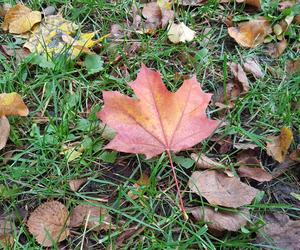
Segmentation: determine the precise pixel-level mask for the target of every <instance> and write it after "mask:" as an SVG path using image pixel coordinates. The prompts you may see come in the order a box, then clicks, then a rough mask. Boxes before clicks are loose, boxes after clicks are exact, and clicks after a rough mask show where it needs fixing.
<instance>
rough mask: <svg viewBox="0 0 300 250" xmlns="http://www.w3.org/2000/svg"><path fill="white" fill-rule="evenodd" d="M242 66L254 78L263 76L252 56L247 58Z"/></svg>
mask: <svg viewBox="0 0 300 250" xmlns="http://www.w3.org/2000/svg"><path fill="white" fill-rule="evenodd" d="M243 67H244V69H245V71H246V72H247V73H251V74H252V75H254V76H255V77H256V78H261V77H263V76H264V74H263V72H262V70H261V67H260V66H259V64H258V63H257V62H256V61H255V60H254V59H252V58H247V59H246V61H245V63H244V64H243Z"/></svg>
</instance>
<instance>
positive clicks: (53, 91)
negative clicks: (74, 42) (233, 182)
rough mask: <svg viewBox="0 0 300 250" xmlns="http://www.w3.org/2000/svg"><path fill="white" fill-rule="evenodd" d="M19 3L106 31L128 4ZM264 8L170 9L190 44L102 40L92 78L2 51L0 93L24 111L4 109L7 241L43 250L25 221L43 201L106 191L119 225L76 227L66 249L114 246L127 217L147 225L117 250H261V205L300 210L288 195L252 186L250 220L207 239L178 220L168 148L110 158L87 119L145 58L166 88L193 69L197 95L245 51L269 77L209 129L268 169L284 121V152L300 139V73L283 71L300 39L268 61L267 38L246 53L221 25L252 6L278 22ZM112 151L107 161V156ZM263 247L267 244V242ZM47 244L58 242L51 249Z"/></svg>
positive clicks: (77, 199) (189, 199)
mask: <svg viewBox="0 0 300 250" xmlns="http://www.w3.org/2000/svg"><path fill="white" fill-rule="evenodd" d="M269 2H270V1H269ZM271 2H272V1H271ZM274 2H275V1H274ZM27 4H28V5H29V6H31V7H32V8H33V9H36V10H40V9H41V8H42V7H45V6H48V5H54V6H56V7H57V8H62V13H63V15H64V17H65V18H67V19H69V20H72V21H74V22H76V23H79V24H81V29H82V30H84V31H92V30H100V34H101V35H104V34H107V33H109V30H110V25H111V24H114V23H117V24H122V23H124V22H125V21H126V20H127V19H130V14H131V7H130V6H131V4H132V1H121V2H120V3H115V2H113V1H112V2H109V1H107V2H106V1H91V0H80V1H63V0H53V1H50V0H49V1H28V3H27ZM266 6H267V7H268V8H265V9H264V10H262V11H260V12H257V11H256V12H255V13H253V14H251V15H250V14H249V15H248V14H246V12H245V11H244V6H243V5H237V4H232V5H230V7H226V6H225V7H224V9H220V8H219V7H218V5H217V4H216V3H214V1H209V3H208V4H206V5H203V6H200V7H186V8H182V7H179V6H175V10H176V13H177V16H178V20H179V21H183V22H185V23H186V24H187V25H188V26H189V27H191V28H192V29H194V30H196V31H197V37H196V38H195V40H194V42H192V43H187V44H179V45H173V44H170V43H169V42H168V41H167V36H166V30H160V31H158V33H157V34H156V35H155V36H154V37H152V36H148V35H136V36H135V37H134V41H137V42H140V43H141V49H140V51H139V52H137V53H135V54H133V55H132V54H128V53H126V48H127V47H128V46H130V45H131V44H132V42H133V40H132V38H126V37H125V38H124V39H121V40H118V41H115V40H114V39H107V40H106V41H105V42H104V43H103V48H102V49H101V52H100V55H101V56H102V57H103V59H104V61H105V64H104V69H103V71H101V73H99V74H95V75H88V74H87V72H86V70H85V69H84V68H82V67H79V66H77V65H76V64H74V63H72V62H70V63H66V62H65V61H62V60H56V61H54V64H55V67H54V69H43V68H40V67H37V66H32V65H31V64H30V63H29V62H28V61H26V60H25V61H23V62H21V63H20V64H18V63H16V62H15V61H14V60H8V59H7V58H5V57H4V56H3V55H1V54H0V61H1V66H0V68H1V70H2V74H1V75H0V93H2V92H13V91H16V92H18V93H19V94H21V95H22V96H23V97H24V98H25V102H26V103H27V105H28V106H29V109H30V115H29V117H28V118H23V117H22V118H20V117H9V120H10V123H11V134H10V142H9V143H8V145H7V146H6V148H5V149H4V150H2V151H1V152H0V171H1V173H0V183H1V184H3V185H4V186H6V187H9V190H10V192H8V195H6V197H0V199H2V201H1V205H0V209H1V210H3V211H6V212H8V213H17V214H19V216H20V218H21V219H20V221H19V222H18V225H19V226H18V229H16V230H15V233H14V237H15V246H14V249H40V247H39V246H38V245H37V243H36V242H35V240H34V238H33V237H32V236H31V235H30V233H29V232H28V230H27V227H26V224H25V223H24V220H23V219H22V218H25V217H26V216H27V215H28V213H29V212H31V211H32V210H33V209H34V208H36V207H37V206H38V205H39V204H41V203H42V202H44V201H46V200H51V199H56V200H59V201H61V202H63V203H64V204H65V205H66V206H67V207H68V208H69V210H71V208H73V207H74V206H75V205H76V204H79V203H82V202H83V200H90V199H95V198H96V199H97V198H102V199H108V201H109V202H108V203H103V207H106V208H108V209H109V211H110V214H111V215H112V216H113V221H114V224H115V225H119V226H118V227H117V229H116V230H111V231H108V232H106V233H105V232H101V233H95V232H84V230H83V229H82V231H80V230H78V231H76V232H74V234H73V235H72V237H69V238H68V239H67V240H66V241H65V242H64V243H63V245H64V247H65V249H67V248H72V249H80V247H81V246H82V244H83V248H85V249H87V248H91V249H100V248H108V247H109V246H110V247H111V248H112V249H114V246H115V244H116V243H117V239H118V236H119V235H120V234H121V233H122V232H123V231H124V230H125V229H127V228H130V227H132V226H134V225H139V227H144V230H143V231H142V232H141V233H140V234H138V235H136V236H135V237H131V238H130V239H129V240H125V241H124V243H123V246H122V248H123V249H175V248H176V249H261V247H262V246H261V245H259V244H257V243H254V239H255V233H256V232H258V230H259V229H260V227H261V226H262V225H263V223H264V222H263V215H264V214H265V213H266V212H269V211H285V212H287V213H291V214H295V213H296V214H298V215H299V208H296V207H295V206H294V205H293V204H292V203H290V204H281V203H280V202H277V201H275V200H274V198H273V197H272V193H270V192H269V187H268V186H267V185H259V186H258V188H260V189H261V190H263V191H265V195H264V198H263V199H259V197H258V198H257V200H256V201H255V202H254V203H253V204H252V205H249V206H247V207H248V208H249V209H250V212H251V215H252V222H251V223H249V226H247V227H246V228H243V230H241V231H239V232H237V233H225V234H224V235H222V236H220V237H216V236H213V235H212V234H210V233H209V232H208V230H207V226H206V225H205V224H203V223H202V224H201V223H194V222H192V221H191V220H189V221H185V220H183V219H182V217H181V214H180V210H179V208H178V200H177V198H176V191H175V190H176V189H175V185H174V180H173V177H172V173H171V169H170V167H169V162H168V159H167V156H166V155H165V154H163V155H161V156H160V157H156V158H153V159H150V160H145V158H144V157H143V156H141V155H129V154H121V153H118V154H117V156H116V155H113V154H111V152H109V151H106V150H104V149H103V146H104V145H105V144H106V140H105V139H103V138H102V137H101V130H100V129H99V127H98V125H99V121H98V119H97V118H96V116H95V113H96V112H97V111H99V110H100V109H101V107H102V104H103V102H102V91H103V90H117V91H120V92H122V93H124V94H132V90H131V89H130V88H129V87H128V85H127V83H128V82H129V81H131V80H133V79H135V77H136V74H137V72H138V70H139V68H140V65H141V63H142V62H143V63H145V64H146V65H147V66H148V67H152V68H155V69H156V70H159V71H160V72H161V74H162V76H163V79H164V82H165V83H166V84H167V86H168V87H169V89H170V90H172V91H175V90H177V89H178V87H179V86H180V85H181V84H182V80H181V77H177V78H176V77H175V73H176V72H177V73H179V75H180V76H184V75H190V74H196V75H197V79H198V80H199V81H200V82H201V84H202V86H203V89H204V90H205V91H207V92H211V93H216V92H217V91H218V90H219V89H220V87H222V86H223V85H224V84H225V85H226V81H224V77H225V79H226V75H227V73H226V69H225V68H226V67H224V65H226V61H234V62H238V63H242V62H243V61H244V60H245V59H246V58H249V57H253V56H255V57H257V58H258V59H259V62H260V65H261V67H262V68H263V71H264V73H265V76H264V77H263V78H262V79H259V80H255V79H251V89H250V91H249V92H248V93H247V94H246V95H245V96H243V97H242V98H240V99H239V100H238V101H237V103H236V105H235V107H234V108H233V109H232V110H230V112H227V113H226V114H225V116H224V120H225V121H226V123H227V124H226V126H224V127H223V128H220V129H218V130H217V133H218V134H220V135H223V136H224V137H226V136H231V137H232V138H233V140H234V141H239V140H241V139H242V140H246V141H249V142H251V143H256V144H258V145H259V146H261V152H260V156H261V158H262V159H263V160H264V162H263V163H264V166H265V167H266V168H269V169H272V168H274V166H275V164H274V161H272V160H271V159H270V158H268V157H267V156H266V154H265V150H264V145H265V142H266V137H267V136H268V135H271V134H274V133H277V132H279V131H280V128H281V127H282V126H289V127H291V128H292V129H293V132H294V135H295V140H294V144H293V145H292V148H295V147H296V144H297V143H299V136H298V135H299V128H300V113H299V109H298V110H297V109H296V108H295V103H297V102H299V98H300V90H299V82H300V76H299V75H298V76H297V75H294V76H293V77H289V76H287V75H286V73H285V70H284V67H285V62H286V60H288V59H293V58H296V56H297V55H299V51H300V47H299V42H296V41H294V40H295V39H290V44H291V45H290V46H288V47H287V50H286V51H285V52H284V54H283V55H282V56H280V57H279V58H278V59H272V58H271V57H270V56H268V54H267V53H266V51H265V50H264V46H259V47H257V48H254V49H243V48H241V47H240V46H238V45H237V44H235V43H234V42H233V40H230V39H229V36H228V34H227V29H226V26H225V25H224V24H223V23H222V22H221V19H222V18H224V17H226V16H228V15H229V14H234V17H235V19H236V20H240V19H244V18H249V17H250V16H253V15H258V14H265V15H269V16H270V17H272V18H273V20H276V17H277V15H278V13H277V12H276V8H275V7H274V6H273V5H271V4H269V5H267V4H266ZM208 22H209V23H208ZM207 27H210V30H209V33H208V35H204V34H203V32H204V28H207ZM298 28H299V27H298ZM208 38H209V40H208V41H207V39H208ZM0 42H1V44H15V43H16V42H15V40H14V39H13V38H12V36H11V35H8V34H1V36H0ZM117 55H121V57H122V60H121V61H119V62H117V63H114V60H115V58H116V56H117ZM124 68H125V69H127V71H126V72H127V73H128V74H127V73H126V72H124ZM230 77H231V76H230V72H228V78H230ZM208 114H209V115H210V116H211V117H216V118H218V117H219V114H220V113H219V110H218V109H217V108H216V107H215V106H214V105H210V107H209V110H208ZM82 143H84V144H85V145H86V150H85V151H84V152H83V154H82V155H81V157H79V158H78V159H76V160H74V161H71V162H68V161H67V159H66V157H64V156H63V155H61V154H60V152H61V146H62V145H70V144H73V145H76V144H82ZM215 146H216V144H215V143H213V144H212V143H211V142H209V140H206V141H204V142H203V143H202V145H197V146H196V147H195V149H194V151H202V152H205V154H207V155H211V156H214V157H217V158H219V159H220V160H222V162H224V163H227V164H229V165H230V164H231V165H233V162H232V160H231V159H232V157H233V156H234V154H235V153H236V152H237V151H238V150H232V151H230V152H229V153H228V154H223V155H222V154H220V153H218V152H217V150H216V148H215ZM189 153H190V152H188V151H187V152H181V153H180V154H179V155H181V156H184V157H188V155H189ZM115 156H116V161H115V162H114V163H107V161H113V160H114V159H113V158H114V157H115ZM105 161H106V162H105ZM149 169H150V171H149V173H150V183H151V184H150V185H149V187H146V188H145V190H144V191H143V193H141V194H139V195H140V197H139V199H136V200H133V199H132V198H131V197H130V196H128V191H129V190H132V185H133V183H134V182H135V180H136V179H138V178H139V175H140V173H141V172H144V171H147V170H149ZM176 169H177V174H178V178H179V181H180V183H181V189H182V194H183V196H184V200H185V202H186V206H190V205H200V206H202V205H203V204H207V203H206V202H205V201H204V200H200V199H199V197H198V196H194V195H192V194H191V193H190V192H189V189H188V187H187V181H188V178H189V176H190V174H191V172H192V171H193V170H194V169H195V167H194V166H193V167H191V168H189V169H186V168H184V167H183V166H181V165H179V164H176ZM81 177H88V181H87V183H86V184H85V185H84V186H83V187H81V189H80V190H79V191H78V192H72V191H70V189H69V185H68V182H69V180H71V179H76V178H81ZM295 178H296V177H295ZM295 178H294V179H293V176H292V173H288V174H287V175H286V176H283V177H281V178H280V179H279V180H276V181H279V182H282V183H285V182H287V183H290V182H295ZM298 184H299V183H298ZM12 190H13V191H12ZM298 191H299V185H298ZM291 200H292V198H291ZM265 247H266V248H268V249H275V248H273V247H272V244H270V245H268V246H265ZM53 249H58V246H56V247H54V248H53Z"/></svg>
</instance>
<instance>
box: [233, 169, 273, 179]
mask: <svg viewBox="0 0 300 250" xmlns="http://www.w3.org/2000/svg"><path fill="white" fill-rule="evenodd" d="M238 174H239V176H240V177H247V178H251V179H253V180H256V181H259V182H264V181H270V180H272V178H273V176H272V175H271V174H270V173H268V172H267V171H266V170H264V169H262V168H258V167H248V166H241V167H239V168H238Z"/></svg>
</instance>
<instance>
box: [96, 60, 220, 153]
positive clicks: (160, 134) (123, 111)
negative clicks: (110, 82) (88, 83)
mask: <svg viewBox="0 0 300 250" xmlns="http://www.w3.org/2000/svg"><path fill="white" fill-rule="evenodd" d="M129 85H130V87H131V88H132V89H133V90H134V93H135V94H136V97H137V98H130V97H128V96H125V95H122V94H120V93H119V92H117V91H104V92H103V97H104V104H105V105H104V108H103V109H102V110H101V111H100V112H98V113H97V116H98V118H100V119H101V120H102V121H103V122H105V123H106V124H108V125H109V126H110V127H112V128H113V129H114V130H116V132H117V135H116V137H115V138H114V139H113V140H112V141H111V142H110V143H109V144H108V145H106V147H105V148H107V149H113V150H117V151H121V152H127V153H137V154H145V155H146V157H147V158H151V157H153V156H156V155H158V154H161V153H162V152H163V151H175V152H176V151H180V150H183V149H186V148H190V147H192V146H194V145H195V144H197V143H199V142H200V141H202V140H203V139H205V138H207V137H208V136H209V135H210V134H211V133H212V132H213V131H214V130H215V129H216V127H217V125H218V121H216V120H211V119H208V118H207V116H206V113H205V109H206V107H207V105H208V103H209V101H210V99H211V96H212V94H209V93H204V92H203V91H202V89H201V87H200V84H199V82H197V80H196V76H193V77H192V78H191V79H189V80H185V81H184V83H183V85H182V86H181V88H179V89H178V91H177V92H176V93H172V92H170V91H169V90H168V89H167V88H166V86H165V85H164V83H163V81H162V79H161V76H160V73H159V72H156V71H153V70H150V69H149V68H147V67H146V66H145V65H142V68H141V71H140V72H139V74H138V76H137V79H136V80H135V81H133V82H131V83H130V84H129Z"/></svg>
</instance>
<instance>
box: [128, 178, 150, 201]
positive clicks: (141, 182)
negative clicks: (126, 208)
mask: <svg viewBox="0 0 300 250" xmlns="http://www.w3.org/2000/svg"><path fill="white" fill-rule="evenodd" d="M149 184H150V180H149V176H148V175H147V174H142V175H141V177H140V178H139V179H138V180H137V182H136V183H135V184H134V185H133V188H134V189H135V190H134V191H133V190H129V192H128V193H127V195H128V196H129V197H130V198H131V199H133V200H135V199H137V198H139V195H137V193H141V192H142V191H143V189H142V188H141V187H142V186H144V187H145V186H149Z"/></svg>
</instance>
